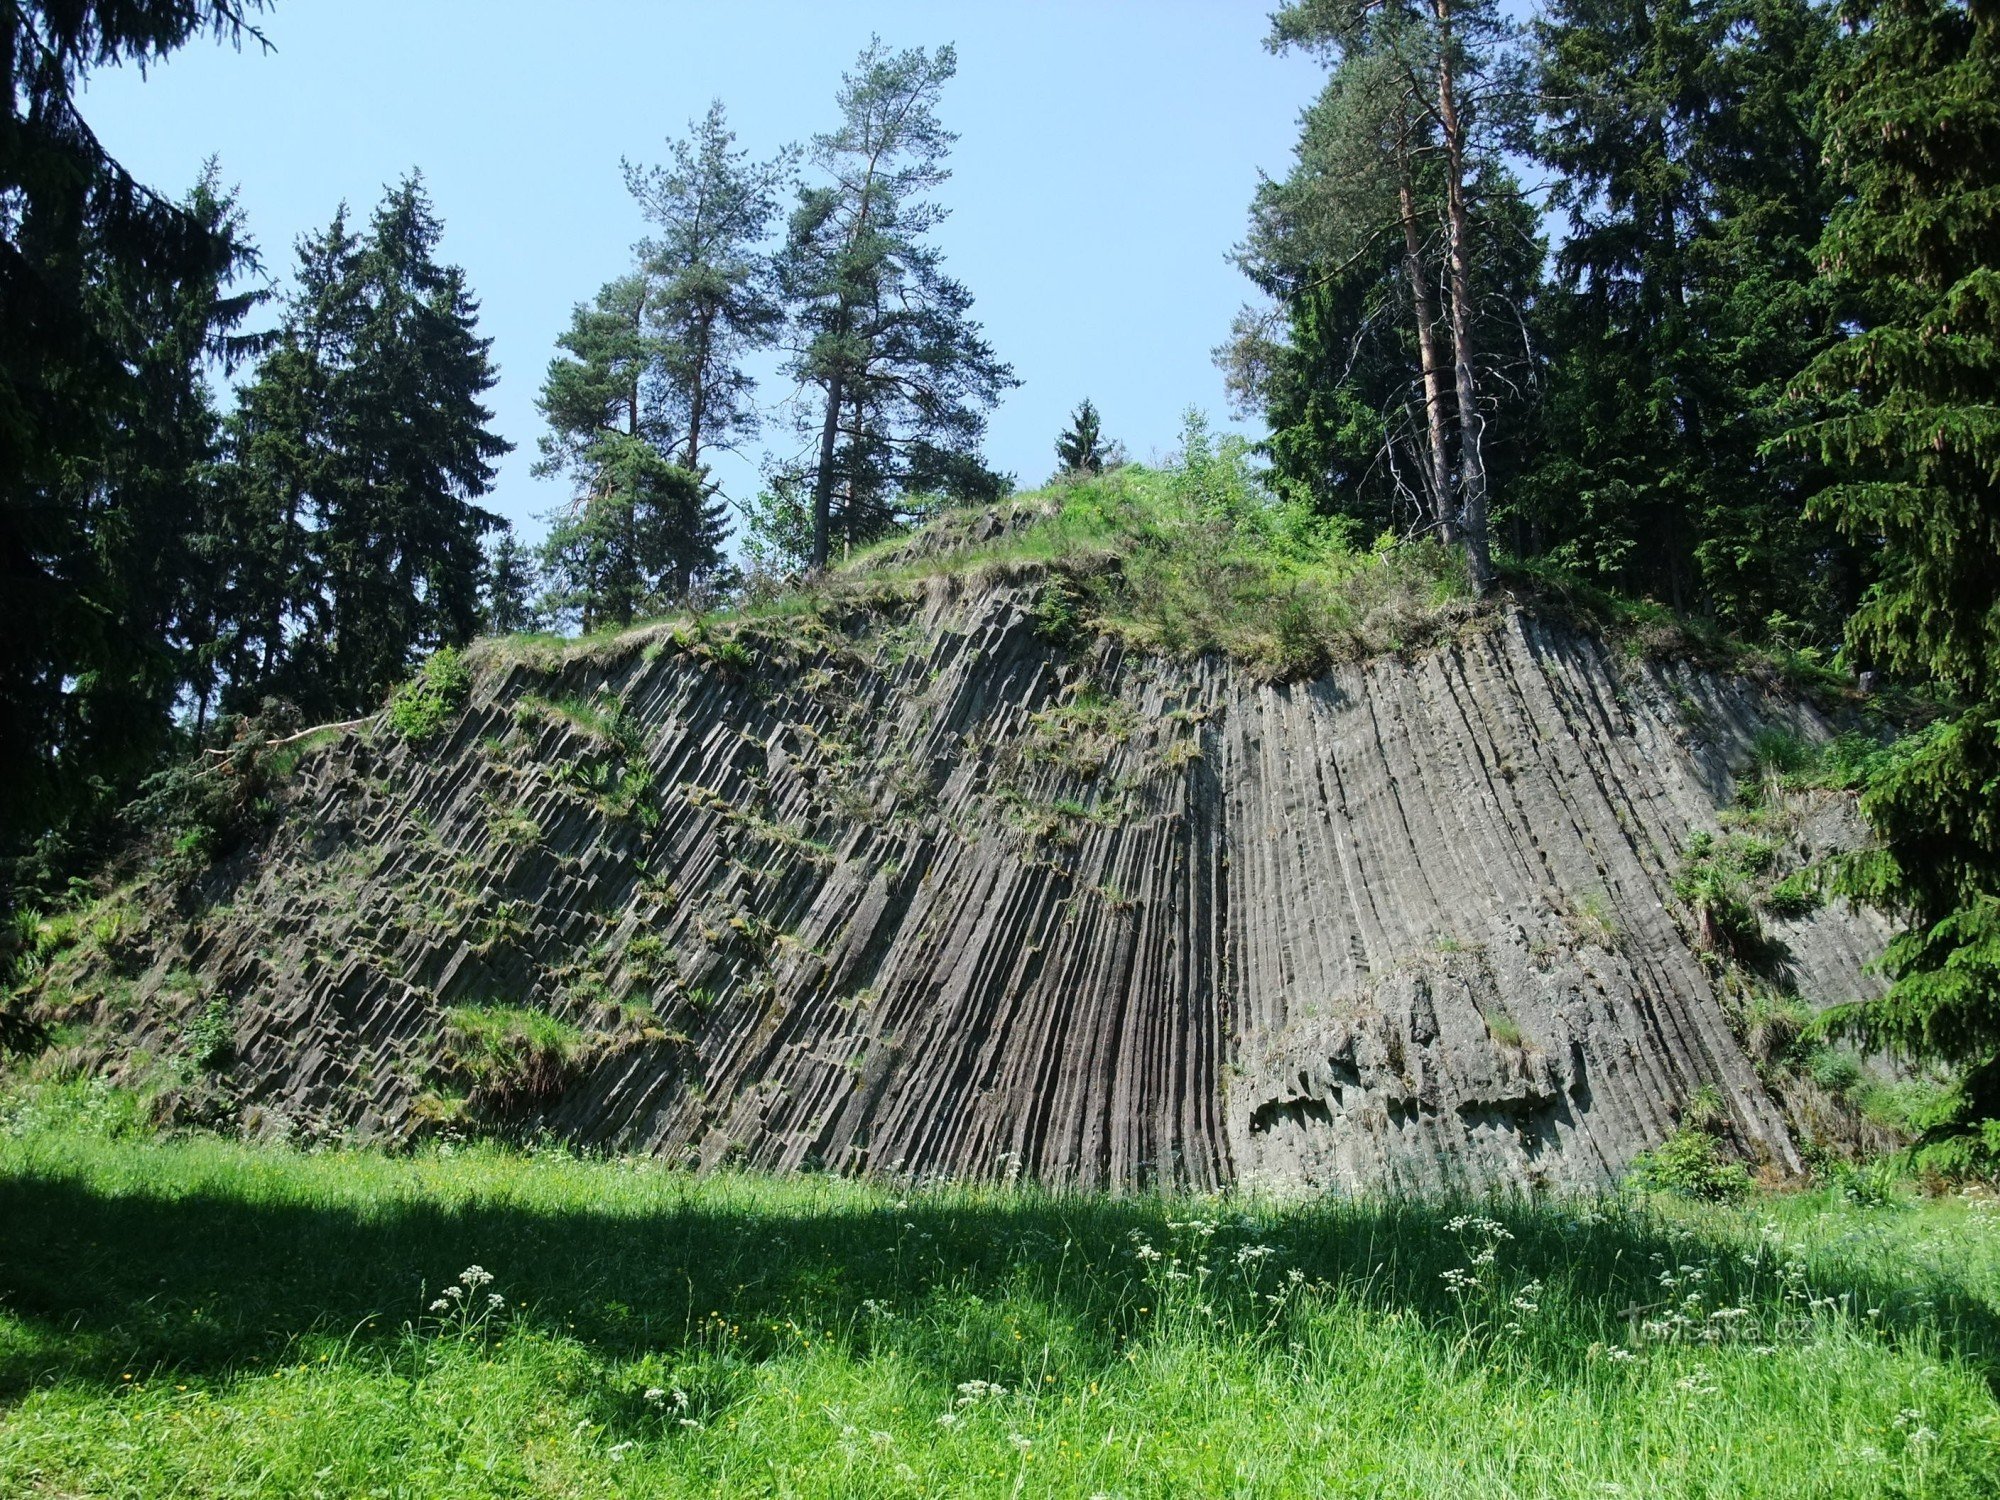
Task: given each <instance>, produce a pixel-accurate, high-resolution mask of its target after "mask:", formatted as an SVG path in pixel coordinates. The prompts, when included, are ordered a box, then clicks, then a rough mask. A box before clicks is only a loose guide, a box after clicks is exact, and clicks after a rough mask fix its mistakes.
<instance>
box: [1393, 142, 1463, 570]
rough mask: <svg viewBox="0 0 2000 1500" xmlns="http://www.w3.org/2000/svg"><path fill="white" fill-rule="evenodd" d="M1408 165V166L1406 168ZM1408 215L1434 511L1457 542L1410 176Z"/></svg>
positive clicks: (1433, 330) (1438, 367) (1407, 251)
mask: <svg viewBox="0 0 2000 1500" xmlns="http://www.w3.org/2000/svg"><path fill="white" fill-rule="evenodd" d="M1406 165H1407V164H1406ZM1396 192H1397V197H1398V200H1399V202H1400V204H1401V206H1402V211H1403V267H1404V272H1405V274H1406V275H1407V276H1408V277H1409V279H1410V295H1411V298H1412V299H1413V301H1414V302H1415V304H1416V312H1417V357H1418V362H1419V363H1420V364H1421V365H1422V367H1423V375H1424V426H1425V429H1426V431H1427V432H1428V434H1429V438H1430V461H1431V508H1432V516H1433V519H1434V520H1435V521H1436V524H1437V528H1438V534H1439V535H1440V536H1442V537H1443V538H1444V540H1445V541H1446V542H1454V541H1456V540H1458V526H1457V524H1456V521H1455V518H1454V517H1453V515H1452V506H1451V453H1450V450H1449V449H1448V448H1447V446H1446V436H1445V430H1444V370H1443V362H1442V361H1441V360H1440V359H1439V358H1438V346H1437V303H1436V301H1435V300H1434V299H1433V298H1432V296H1431V283H1430V277H1429V276H1427V275H1426V274H1425V273H1424V256H1423V236H1422V234H1421V233H1420V232H1419V230H1418V226H1417V206H1416V196H1415V194H1413V193H1412V192H1411V191H1410V181H1409V178H1408V176H1407V175H1406V176H1405V177H1404V178H1403V180H1402V181H1401V182H1399V183H1398V184H1397V185H1396Z"/></svg>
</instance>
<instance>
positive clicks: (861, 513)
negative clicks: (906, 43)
mask: <svg viewBox="0 0 2000 1500" xmlns="http://www.w3.org/2000/svg"><path fill="white" fill-rule="evenodd" d="M956 69H957V58H956V56H955V54H954V53H953V51H952V49H951V48H950V47H948V46H947V47H940V48H939V49H938V50H937V51H936V52H935V53H926V52H925V51H924V50H923V49H922V48H914V49H911V50H908V51H903V52H891V51H890V50H888V49H887V48H885V47H884V46H883V45H882V44H881V42H880V40H879V39H877V40H874V41H871V42H870V44H869V46H868V47H867V49H866V50H865V51H863V53H862V54H861V57H860V59H859V61H858V62H857V63H856V65H855V67H854V68H853V69H852V70H851V71H850V72H848V73H847V74H846V75H845V76H844V77H843V78H842V80H841V87H840V91H839V94H838V96H837V97H838V103H839V107H840V112H841V123H840V124H839V126H837V127H836V128H835V129H834V130H832V131H829V132H827V133H826V134H824V135H818V136H815V137H814V138H813V141H812V146H811V149H810V151H809V152H808V153H807V156H808V160H809V161H810V163H811V165H812V166H813V167H814V168H816V169H817V171H818V173H819V175H820V178H821V181H820V182H819V183H817V184H813V185H809V186H807V187H805V188H803V189H801V191H800V194H799V201H798V206H797V208H796V209H795V210H794V212H793V214H792V217H791V222H790V225H789V228H788V233H787V237H786V242H785V246H784V249H783V250H782V251H781V252H780V256H779V261H778V274H779V286H780V289H781V291H782V293H783V296H784V299H785V302H786V305H787V308H788V310H789V313H790V317H791V327H792V339H793V351H794V352H793V359H792V363H791V369H792V373H793V374H794V375H795V376H796V377H797V378H798V379H799V381H800V382H801V383H803V384H806V385H809V386H812V387H814V388H815V389H816V392H817V395H816V407H817V409H816V410H815V411H814V412H813V413H812V414H811V419H810V420H811V427H810V428H809V429H808V430H809V431H810V432H812V434H813V436H814V438H815V440H816V441H815V451H814V455H813V458H812V460H811V462H810V463H809V464H808V465H807V466H806V467H805V468H804V469H803V470H802V471H801V472H800V474H798V475H797V476H795V477H796V478H797V480H798V481H800V482H801V483H802V484H804V485H806V486H807V487H809V492H810V495H811V502H812V509H811V522H812V546H811V551H810V553H809V555H808V558H807V562H808V565H809V566H811V567H813V568H820V567H824V566H825V564H826V561H827V557H828V552H829V546H830V543H831V540H832V538H833V537H834V535H835V534H836V533H837V534H838V535H839V536H840V537H841V538H842V540H843V541H845V542H846V543H848V544H850V545H852V544H855V543H859V542H864V541H868V540H870V539H871V538H872V537H874V536H877V535H880V534H881V533H882V532H883V531H884V530H886V529H887V528H889V527H890V526H892V525H894V524H895V523H896V521H897V519H898V518H899V515H900V513H901V509H900V507H901V505H902V502H903V499H904V497H906V496H911V495H916V494H920V493H922V492H924V491H926V490H932V489H942V490H943V491H944V492H945V493H947V494H948V495H950V496H952V497H954V498H962V499H983V498H989V497H992V496H994V495H997V494H1000V493H1004V491H1005V489H1006V487H1007V481H1006V480H1004V479H1003V478H1001V477H1000V476H997V475H995V474H993V473H992V472H991V471H989V470H988V469H987V468H986V467H985V465H984V464H983V463H982V462H981V461H980V459H979V456H978V448H979V441H980V439H981V437H982V436H983V435H984V433H985V428H986V414H987V412H988V411H990V410H991V409H992V408H993V406H994V405H995V404H997V403H998V401H999V399H1000V395H1001V393H1002V392H1003V391H1005V390H1007V389H1009V388H1010V387H1012V386H1014V385H1015V384H1018V382H1017V381H1016V380H1015V379H1014V375H1013V371H1012V370H1011V369H1010V368H1009V367H1008V366H1007V365H1005V364H1003V363H1001V362H1000V360H999V359H998V358H996V357H995V355H994V353H993V350H992V348H991V346H990V345H989V344H987V342H986V340H985V338H984V336H983V335H982V333H981V331H980V327H979V324H978V323H977V322H975V321H974V320H973V318H972V316H971V309H972V294H971V293H970V292H968V291H967V290H966V289H965V287H964V286H963V285H962V284H960V283H959V282H957V281H954V280H953V279H952V278H950V277H949V276H947V275H945V274H944V262H943V256H942V254H941V253H940V252H939V250H938V248H937V247H936V246H935V245H934V244H932V243H931V242H930V238H929V236H930V234H931V232H932V231H933V230H935V229H936V227H937V226H938V224H939V223H940V222H942V220H943V218H944V210H943V209H942V208H940V207H939V206H938V205H937V204H936V203H934V202H930V201H927V198H926V195H927V194H929V193H932V192H934V191H935V190H936V189H937V188H938V187H940V186H941V185H943V183H944V182H945V181H946V180H947V179H948V178H949V176H950V172H949V170H948V169H947V168H946V166H945V157H946V154H947V153H948V151H949V150H950V147H951V143H952V142H953V141H954V140H955V139H956V137H955V136H954V135H953V134H952V133H951V132H950V131H948V130H946V129H945V128H944V126H943V125H942V124H941V123H940V122H939V120H938V118H937V102H938V98H939V95H940V93H941V92H942V90H943V88H944V85H945V83H946V82H948V81H949V80H950V78H951V76H952V74H953V73H954V72H955V71H956ZM780 488H781V489H782V488H783V486H781V487H780Z"/></svg>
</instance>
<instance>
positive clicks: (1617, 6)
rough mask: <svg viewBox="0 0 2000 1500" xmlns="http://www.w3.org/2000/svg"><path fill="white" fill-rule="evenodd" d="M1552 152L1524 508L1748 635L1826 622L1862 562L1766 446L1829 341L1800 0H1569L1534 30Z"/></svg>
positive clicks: (1815, 89) (1634, 587)
mask: <svg viewBox="0 0 2000 1500" xmlns="http://www.w3.org/2000/svg"><path fill="white" fill-rule="evenodd" d="M1536 35H1537V41H1538V52H1539V63H1540V72H1541V91H1540V92H1541V97H1542V98H1543V100H1544V101H1545V104H1544V111H1545V112H1544V115H1543V119H1542V123H1541V130H1540V133H1539V137H1538V142H1537V151H1538V153H1539V155H1540V156H1541V158H1542V159H1543V160H1544V161H1545V162H1547V163H1548V164H1549V165H1550V166H1552V167H1553V168H1555V169H1556V171H1557V172H1558V173H1559V174H1560V176H1559V178H1558V184H1557V187H1556V191H1555V194H1554V198H1553V204H1554V206H1555V207H1556V208H1558V209H1559V210H1561V211H1562V212H1563V213H1564V214H1565V216H1566V218H1567V221H1568V232H1567V234H1566V235H1565V237H1564V239H1563V242H1562V248H1561V251H1560V252H1559V255H1558V260H1557V285H1556V286H1555V287H1554V288H1552V289H1551V292H1550V294H1549V295H1548V296H1547V297H1546V298H1545V299H1544V307H1543V316H1542V324H1543V328H1544V330H1545V334H1546V338H1547V343H1548V345H1549V347H1550V348H1551V350H1552V360H1551V363H1552V368H1551V371H1550V378H1549V394H1548V400H1547V408H1546V411H1545V414H1544V433H1543V436H1544V445H1545V451H1544V456H1543V459H1542V461H1541V462H1540V463H1539V464H1538V465H1537V466H1536V468H1535V470H1534V472H1533V473H1532V475H1531V476H1530V480H1529V483H1528V485H1527V486H1526V490H1527V493H1526V494H1525V496H1524V497H1523V507H1522V508H1523V510H1524V512H1525V514H1526V517H1527V519H1528V520H1529V522H1530V523H1531V524H1532V525H1533V526H1534V527H1535V528H1536V529H1537V531H1538V533H1539V535H1540V538H1541V540H1542V542H1543V544H1544V545H1545V546H1546V547H1547V548H1548V549H1549V550H1550V551H1552V552H1553V553H1554V554H1555V555H1556V556H1557V557H1558V558H1559V559H1561V560H1562V561H1564V562H1565V563H1567V564H1569V565H1571V566H1573V567H1576V568H1578V569H1579V570H1581V571H1583V572H1585V573H1588V574H1592V575H1594V576H1596V577H1598V578H1599V579H1601V580H1603V581H1605V582H1608V583H1611V584H1613V585H1615V586H1617V587H1620V588H1622V589H1625V590H1627V591H1629V592H1635V593H1649V594H1653V595H1656V596H1658V597H1660V598H1663V599H1665V600H1667V601H1668V602H1670V603H1672V604H1674V605H1675V606H1677V607H1680V608H1683V609H1696V608H1700V609H1704V610H1708V611H1712V612H1714V613H1716V614H1718V615H1720V616H1721V617H1722V618H1724V619H1725V620H1726V621H1727V622H1728V623H1729V624H1731V625H1732V626H1734V627H1736V628H1739V629H1746V630H1752V631H1761V630H1762V629H1763V628H1764V627H1765V625H1766V624H1767V622H1770V621H1771V620H1772V619H1773V617H1774V616H1775V617H1778V618H1779V619H1782V618H1783V617H1784V616H1787V615H1790V616H1811V617H1812V618H1813V620H1814V621H1815V623H1816V627H1817V629H1818V631H1819V632H1821V633H1826V632H1830V631H1832V630H1835V629H1837V622H1838V620H1839V619H1840V617H1841V616H1842V614H1843V613H1844V610H1845V608H1846V607H1847V605H1849V604H1851V602H1852V601H1851V597H1849V596H1848V595H1847V593H1846V591H1847V590H1848V589H1850V588H1851V583H1850V579H1851V576H1852V561H1851V559H1850V558H1849V557H1848V556H1847V555H1846V553H1845V550H1844V549H1842V548H1841V547H1839V546H1838V545H1837V543H1836V539H1835V538H1834V537H1833V535H1832V533H1831V531H1830V529H1829V528H1828V527H1826V526H1825V525H1823V524H1815V523H1813V522H1811V521H1809V520H1808V519H1807V517H1806V515H1805V508H1804V503H1803V495H1802V492H1801V491H1802V486H1803V485H1804V484H1806V483H1808V482H1809V481H1810V475H1809V473H1807V472H1805V470H1804V468H1803V466H1802V465H1801V464H1799V463H1797V462H1795V461H1794V462H1783V461H1770V460H1767V459H1765V458H1761V457H1760V447H1761V445H1762V444H1763V443H1764V441H1765V440H1766V439H1767V438H1769V437H1770V436H1771V434H1772V433H1773V432H1774V431H1775V430H1776V428H1777V426H1778V424H1779V423H1780V421H1781V420H1782V419H1781V418H1780V416H1779V414H1778V413H1779V406H1780V401H1779V397H1780V396H1781V394H1782V390H1783V386H1784V383H1785V381H1786V380H1787V379H1788V378H1789V377H1790V375H1791V374H1792V373H1793V372H1795V371H1796V370H1797V369H1798V368H1799V367H1800V366H1801V365H1802V364H1803V363H1804V362H1805V361H1806V360H1807V359H1809V358H1811V357H1812V355H1813V353H1814V352H1815V351H1816V350H1818V349H1820V348H1823V347H1825V346H1826V344H1827V343H1828V342H1829V340H1830V339H1831V338H1832V336H1833V329H1832V319H1831V317H1830V316H1829V313H1828V309H1827V308H1826V306H1825V303H1824V299H1823V298H1821V297H1820V296H1819V295H1818V293H1817V289H1816V287H1815V285H1814V278H1815V268H1814V266H1813V262H1812V251H1813V246H1814V242H1815V241H1816V240H1817V238H1818V236H1819V233H1820V229H1821V227H1822V225H1823V223H1824V221H1825V216H1826V212H1827V209H1828V207H1829V206H1830V202H1831V189H1830V186H1829V184H1828V182H1827V179H1826V173H1825V171H1824V170H1823V168H1822V166H1821V164H1820V155H1821V152H1820V145H1819V141H1818V138H1817V134H1816V130H1815V121H1814V115H1815V111H1816V107H1817V103H1818V99H1819V95H1820V93H1821V90H1822V88H1823V83H1824V76H1825V68H1826V65H1827V57H1828V54H1829V47H1830V43H1831V41H1832V22H1831V20H1830V19H1829V18H1828V17H1827V16H1826V14H1825V13H1824V12H1823V11H1822V10H1820V9H1819V8H1818V7H1817V6H1816V5H1815V4H1813V3H1811V0H1644V3H1640V4H1632V3H1629V0H1557V3H1556V4H1554V5H1553V6H1552V7H1551V8H1550V10H1549V11H1548V13H1547V15H1546V18H1545V19H1544V20H1543V21H1542V22H1541V23H1540V24H1539V25H1538V26H1537V28H1536Z"/></svg>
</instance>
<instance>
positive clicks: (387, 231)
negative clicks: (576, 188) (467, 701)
mask: <svg viewBox="0 0 2000 1500" xmlns="http://www.w3.org/2000/svg"><path fill="white" fill-rule="evenodd" d="M443 232H444V226H443V224H442V223H441V221H440V220H439V219H438V217H437V215H436V212H435V211H434V210H433V209H432V207H431V203H430V199H429V196H428V195H427V194H426V193H425V192H424V189H423V183H422V179H421V178H420V177H419V176H417V175H416V174H415V173H412V174H411V175H410V176H408V177H406V178H404V179H403V181H402V182H400V183H398V184H397V185H396V186H395V187H393V188H391V189H390V190H389V192H388V193H387V195H386V196H385V197H384V198H383V200H382V202H381V204H380V205H379V206H378V207H377V208H376V210H375V213H374V215H373V217H372V218H371V220H370V223H369V227H368V232H367V233H366V234H365V235H364V236H363V237H362V238H361V241H360V243H359V245H358V246H357V248H356V252H355V262H354V266H353V288H354V294H355V296H356V297H357V298H358V308H357V311H358V314H359V317H358V323H357V326H356V328H355V331H354V341H353V348H352V351H351V353H350V355H349V358H348V364H347V368H346V369H345V370H344V371H342V372H341V376H340V379H339V381H338V382H337V390H338V399H337V403H336V406H337V409H336V420H337V422H338V424H339V426H338V430H337V435H336V446H337V454H338V456H337V460H336V462H335V464H334V466H333V474H332V482H331V483H330V484H329V485H328V487H327V490H326V492H325V494H324V496H323V497H322V522H321V534H320V536H319V538H318V545H319V548H320V552H321V555H322V558H323V560H324V561H323V570H324V576H325V587H326V604H327V612H328V619H329V623H330V625H331V631H332V637H331V640H330V642H329V643H328V644H329V646H330V649H329V651H328V652H327V656H326V663H325V667H324V670H323V672H322V673H321V674H320V686H321V689H322V691H323V693H324V694H325V697H326V701H327V702H328V703H329V705H330V706H331V707H332V708H334V709H335V710H336V711H346V712H349V713H358V712H360V711H362V710H364V709H366V708H369V707H372V706H373V705H374V704H375V702H377V701H378V700H379V699H380V697H381V695H382V694H383V693H384V692H385V691H386V690H387V689H388V688H389V687H390V686H392V685H393V684H394V683H396V682H398V681H400V680H401V679H402V678H403V677H405V676H407V675H408V673H409V671H410V669H411V667H412V666H413V665H414V664H415V662H416V660H417V659H418V657H419V656H421V655H422V654H424V653H425V652H428V651H430V650H433V649H435V648H436V647H438V646H440V645H455V644H459V643H462V642H464V641H466V640H468V639H470V638H471V636H472V635H473V633H474V632H475V631H476V630H477V628H478V624H479V596H478V590H479V575H480V570H481V567H482V564H483V554H482V552H481V548H480V544H481V539H482V538H483V537H484V536H485V535H486V534H487V533H488V532H490V531H493V530H495V529H497V528H498V526H499V525H500V519H499V517H497V516H495V515H494V514H493V513H492V512H490V511H488V510H485V509H483V508H482V507H480V506H479V505H477V504H476V503H475V502H476V501H477V500H478V499H479V498H480V497H482V496H484V495H485V494H486V493H487V492H488V490H489V489H490V488H491V487H492V482H493V476H494V470H493V467H492V460H494V459H496V458H498V457H500V456H501V455H502V454H504V453H506V452H507V451H508V450H509V449H510V448H511V447H512V446H513V445H512V444H510V443H508V442H507V441H505V440H504V439H502V438H501V437H499V436H498V435H496V434H495V433H493V432H492V431H490V430H489V429H488V427H487V425H486V424H487V423H489V422H491V421H492V419H493V413H492V412H491V411H490V410H488V409H487V407H486V406H485V405H483V404H482V402H481V399H480V398H481V397H482V396H483V395H484V394H485V393H486V392H487V391H488V390H490V389H491V388H492V386H493V384H494V382H495V380H496V379H497V378H498V377H497V375H496V373H495V371H494V369H493V363H492V359H491V355H490V350H491V348H492V340H491V339H486V338H481V337H479V335H478V332H477V323H478V313H479V304H478V302H477V301H476V300H475V299H474V298H473V296H472V294H471V292H470V291H469V290H468V289H467V287H466V283H465V273H464V272H463V271H462V270H460V269H459V268H458V267H456V266H449V265H443V264H440V263H439V261H438V260H437V258H436V251H437V246H438V242H439V240H440V238H441V237H442V235H443Z"/></svg>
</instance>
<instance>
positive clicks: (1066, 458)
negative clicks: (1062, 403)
mask: <svg viewBox="0 0 2000 1500" xmlns="http://www.w3.org/2000/svg"><path fill="white" fill-rule="evenodd" d="M1110 451H1111V450H1110V448H1109V447H1108V446H1107V445H1106V443H1105V441H1104V434H1103V431H1102V424H1101V423H1100V422H1099V420H1098V416H1097V408H1096V406H1094V405H1092V404H1091V401H1090V398H1089V397H1088V396H1086V397H1085V398H1084V399H1083V400H1082V401H1081V402H1079V403H1078V405H1077V408H1076V410H1075V411H1074V412H1073V413H1071V415H1070V419H1069V426H1068V427H1066V428H1064V429H1063V431H1062V432H1061V433H1060V434H1058V436H1057V437H1056V462H1057V463H1059V464H1061V465H1062V466H1063V469H1064V470H1065V471H1066V472H1068V473H1073V474H1096V473H1100V472H1102V470H1103V468H1104V460H1105V458H1106V456H1107V455H1108V454H1109V453H1110Z"/></svg>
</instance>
